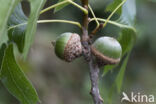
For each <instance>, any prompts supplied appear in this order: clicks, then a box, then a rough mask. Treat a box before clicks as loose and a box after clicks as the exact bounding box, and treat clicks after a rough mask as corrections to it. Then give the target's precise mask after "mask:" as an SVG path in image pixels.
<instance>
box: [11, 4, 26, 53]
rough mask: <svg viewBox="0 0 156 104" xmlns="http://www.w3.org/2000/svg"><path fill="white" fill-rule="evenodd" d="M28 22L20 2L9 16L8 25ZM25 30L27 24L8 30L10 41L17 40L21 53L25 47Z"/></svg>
mask: <svg viewBox="0 0 156 104" xmlns="http://www.w3.org/2000/svg"><path fill="white" fill-rule="evenodd" d="M26 22H27V17H26V16H25V14H24V13H23V11H22V7H21V4H18V5H17V7H16V8H15V10H14V12H13V13H12V15H11V16H10V18H9V21H8V26H9V27H12V26H16V25H19V24H22V23H26ZM25 30H26V24H25V25H22V26H18V27H15V28H11V29H9V31H8V37H9V41H11V42H15V43H16V45H17V46H18V49H19V52H21V53H22V52H23V48H24V39H25Z"/></svg>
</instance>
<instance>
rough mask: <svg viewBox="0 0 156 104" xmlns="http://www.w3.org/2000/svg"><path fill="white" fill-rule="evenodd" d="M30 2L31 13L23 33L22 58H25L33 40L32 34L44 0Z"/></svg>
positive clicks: (31, 0)
mask: <svg viewBox="0 0 156 104" xmlns="http://www.w3.org/2000/svg"><path fill="white" fill-rule="evenodd" d="M29 2H30V4H31V13H30V17H29V19H28V24H27V30H26V34H25V42H24V44H25V47H24V53H23V55H24V58H26V56H27V54H28V51H29V49H30V46H31V44H32V43H33V40H34V35H35V32H36V27H37V20H38V17H39V14H40V10H41V9H42V7H43V5H44V4H45V2H46V0H29Z"/></svg>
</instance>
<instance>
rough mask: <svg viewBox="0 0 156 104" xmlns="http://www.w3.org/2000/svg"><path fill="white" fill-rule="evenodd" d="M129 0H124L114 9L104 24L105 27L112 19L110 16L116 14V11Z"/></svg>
mask: <svg viewBox="0 0 156 104" xmlns="http://www.w3.org/2000/svg"><path fill="white" fill-rule="evenodd" d="M126 1H127V0H123V1H122V2H121V3H120V4H119V5H118V6H117V7H116V8H115V9H114V10H113V12H112V13H111V14H110V15H109V17H108V18H107V20H106V21H105V23H104V24H103V28H104V27H105V26H106V25H107V22H108V21H109V20H110V18H111V17H112V16H113V15H114V13H115V12H116V11H117V10H118V9H119V8H120V7H121V6H122V5H123V4H124V3H125V2H126Z"/></svg>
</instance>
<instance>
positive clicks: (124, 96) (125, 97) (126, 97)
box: [121, 92, 131, 102]
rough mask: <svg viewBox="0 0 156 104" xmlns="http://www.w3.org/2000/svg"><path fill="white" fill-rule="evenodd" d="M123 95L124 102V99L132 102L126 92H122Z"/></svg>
mask: <svg viewBox="0 0 156 104" xmlns="http://www.w3.org/2000/svg"><path fill="white" fill-rule="evenodd" d="M122 95H123V98H122V99H121V102H123V101H124V100H125V101H129V102H131V101H130V99H129V97H128V96H127V94H126V93H125V92H122Z"/></svg>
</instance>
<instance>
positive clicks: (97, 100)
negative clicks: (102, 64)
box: [89, 60, 103, 104]
mask: <svg viewBox="0 0 156 104" xmlns="http://www.w3.org/2000/svg"><path fill="white" fill-rule="evenodd" d="M89 67H90V79H91V92H90V94H91V95H92V97H93V100H94V104H103V99H102V98H101V96H100V93H99V87H98V79H99V67H98V65H97V64H95V63H93V60H91V61H90V62H89Z"/></svg>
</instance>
